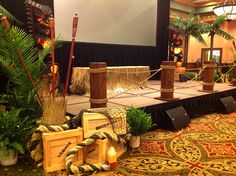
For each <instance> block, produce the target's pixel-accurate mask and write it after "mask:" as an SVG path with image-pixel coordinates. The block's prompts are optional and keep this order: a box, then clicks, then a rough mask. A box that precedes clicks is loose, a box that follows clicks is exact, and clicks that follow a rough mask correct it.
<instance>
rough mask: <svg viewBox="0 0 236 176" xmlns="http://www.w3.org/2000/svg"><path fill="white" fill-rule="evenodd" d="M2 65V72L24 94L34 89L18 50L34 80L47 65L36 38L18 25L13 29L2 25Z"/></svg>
mask: <svg viewBox="0 0 236 176" xmlns="http://www.w3.org/2000/svg"><path fill="white" fill-rule="evenodd" d="M0 34H1V39H0V65H1V67H2V72H3V73H4V74H5V75H6V76H7V77H8V78H9V79H10V82H11V83H13V84H14V86H17V91H18V92H19V91H20V92H21V93H22V94H25V93H28V92H29V91H30V90H32V85H31V82H30V80H29V78H28V76H27V75H26V73H25V70H24V69H23V67H22V64H21V61H20V59H19V55H18V51H19V52H20V53H21V55H22V57H23V59H24V62H25V64H26V67H27V68H28V69H29V72H30V74H31V76H32V78H33V80H38V79H39V77H40V76H41V75H42V73H43V71H44V70H45V69H46V66H45V65H44V63H43V59H44V57H39V51H38V50H37V48H35V47H34V39H33V38H32V37H31V36H30V35H28V34H27V33H26V32H24V31H23V30H22V29H20V28H18V27H12V30H11V31H8V30H6V29H5V28H4V27H3V26H2V25H0ZM44 56H45V55H44Z"/></svg>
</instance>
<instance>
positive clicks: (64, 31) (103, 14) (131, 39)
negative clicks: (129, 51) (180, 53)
mask: <svg viewBox="0 0 236 176" xmlns="http://www.w3.org/2000/svg"><path fill="white" fill-rule="evenodd" d="M75 12H77V13H78V16H79V25H78V30H77V36H76V41H80V42H91V43H107V44H124V45H146V46H155V44H156V21H157V20H156V18H157V0H54V14H55V30H56V35H58V34H59V35H60V37H59V39H60V40H62V41H71V35H72V34H71V33H72V32H71V31H72V17H73V16H74V14H75Z"/></svg>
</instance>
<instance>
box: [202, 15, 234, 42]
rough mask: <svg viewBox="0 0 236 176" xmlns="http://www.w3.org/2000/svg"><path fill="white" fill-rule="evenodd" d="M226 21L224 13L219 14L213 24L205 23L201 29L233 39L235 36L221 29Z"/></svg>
mask: <svg viewBox="0 0 236 176" xmlns="http://www.w3.org/2000/svg"><path fill="white" fill-rule="evenodd" d="M224 21H225V16H224V15H220V16H217V17H216V19H215V20H214V22H213V23H211V24H208V23H203V27H202V28H201V29H200V30H201V31H202V32H203V33H209V35H210V34H213V35H215V34H216V35H219V36H221V37H223V38H224V39H226V40H233V39H234V38H233V37H232V36H231V35H230V34H229V33H227V32H225V31H224V30H222V29H221V25H222V24H223V23H224Z"/></svg>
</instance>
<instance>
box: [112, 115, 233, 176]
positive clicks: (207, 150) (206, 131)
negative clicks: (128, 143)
mask: <svg viewBox="0 0 236 176" xmlns="http://www.w3.org/2000/svg"><path fill="white" fill-rule="evenodd" d="M118 165H119V166H118V168H117V169H116V170H115V171H113V172H111V173H109V174H108V175H113V176H122V175H131V176H141V175H151V176H231V175H236V113H231V114H229V115H222V114H210V115H205V116H203V117H200V118H196V119H191V123H190V124H189V125H188V127H187V128H185V129H182V130H180V131H178V132H170V131H164V130H157V131H152V132H149V133H148V134H146V135H145V136H143V137H142V139H141V146H140V147H139V148H137V149H133V150H131V151H130V152H129V153H128V154H127V155H126V156H124V157H123V158H121V159H120V161H119V163H118Z"/></svg>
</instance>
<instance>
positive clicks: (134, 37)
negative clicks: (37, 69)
mask: <svg viewBox="0 0 236 176" xmlns="http://www.w3.org/2000/svg"><path fill="white" fill-rule="evenodd" d="M53 6H54V14H55V19H56V33H57V34H59V33H60V39H61V40H62V41H63V42H62V47H60V48H57V49H56V60H57V62H58V63H59V65H60V75H61V82H64V81H65V75H66V72H67V65H68V58H69V53H70V45H71V42H70V41H71V26H72V17H73V16H74V13H75V12H78V16H79V26H78V31H77V39H76V43H75V50H74V56H75V59H74V60H73V66H89V62H94V61H103V62H107V65H108V66H126V65H130V66H135V65H142V66H150V68H151V69H156V68H159V67H160V63H161V61H162V60H166V59H167V54H168V52H167V51H168V50H167V48H168V47H167V44H168V24H169V10H170V0H54V5H53ZM156 76H157V77H159V75H156ZM157 77H156V78H157Z"/></svg>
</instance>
